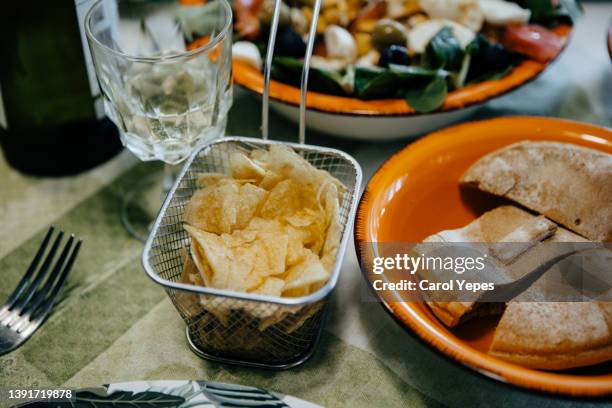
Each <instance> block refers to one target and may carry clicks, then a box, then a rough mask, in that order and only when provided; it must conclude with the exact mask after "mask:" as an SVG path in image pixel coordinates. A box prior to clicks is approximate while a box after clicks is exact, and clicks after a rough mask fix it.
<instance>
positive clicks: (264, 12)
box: [257, 0, 291, 27]
mask: <svg viewBox="0 0 612 408" xmlns="http://www.w3.org/2000/svg"><path fill="white" fill-rule="evenodd" d="M274 3H275V1H274V0H264V2H263V4H262V5H261V7H260V8H259V11H258V12H257V18H258V19H259V21H260V22H261V24H263V25H265V26H269V25H270V23H271V22H272V14H273V13H274ZM289 24H291V10H290V9H289V6H288V5H287V4H285V3H283V2H281V9H280V16H279V19H278V25H279V26H280V27H286V26H288V25H289Z"/></svg>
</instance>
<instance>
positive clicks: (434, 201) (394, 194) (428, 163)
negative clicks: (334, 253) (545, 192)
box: [355, 117, 612, 396]
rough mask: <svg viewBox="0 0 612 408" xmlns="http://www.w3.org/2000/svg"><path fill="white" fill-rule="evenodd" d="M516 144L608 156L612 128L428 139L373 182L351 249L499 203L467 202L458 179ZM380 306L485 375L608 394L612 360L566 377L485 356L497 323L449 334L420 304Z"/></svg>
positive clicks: (535, 127) (542, 127) (559, 125)
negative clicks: (547, 144) (561, 146)
mask: <svg viewBox="0 0 612 408" xmlns="http://www.w3.org/2000/svg"><path fill="white" fill-rule="evenodd" d="M521 140H552V141H559V142H567V143H574V144H577V145H581V146H586V147H590V148H594V149H598V150H601V151H605V152H608V153H611V154H612V130H611V129H606V128H602V127H597V126H593V125H588V124H583V123H578V122H572V121H568V120H561V119H551V118H539V117H506V118H499V119H492V120H485V121H480V122H471V123H465V124H462V125H458V126H453V127H450V128H447V129H444V130H441V131H438V132H435V133H432V134H430V135H429V136H427V137H425V138H423V139H421V140H419V141H418V142H415V143H413V144H410V145H408V146H407V147H406V148H404V149H403V150H401V151H400V152H398V153H396V154H395V155H393V156H392V157H391V158H390V159H389V160H387V161H386V162H385V163H384V164H383V165H382V166H381V168H380V169H379V170H378V171H377V172H376V174H375V175H374V176H373V177H372V179H371V180H370V182H369V184H368V186H367V188H366V190H365V192H364V194H363V196H362V198H361V202H360V205H359V209H358V212H357V220H356V224H355V241H356V242H355V246H356V248H360V246H361V245H362V244H366V243H372V242H420V241H421V240H422V239H423V238H425V237H427V236H429V235H431V234H433V233H435V232H437V231H440V230H444V229H449V228H458V227H461V226H464V225H465V224H467V223H469V222H470V221H472V220H474V219H476V218H477V217H478V215H479V214H481V213H482V212H484V211H486V210H488V209H490V208H493V207H495V206H497V205H499V204H500V200H498V199H495V198H492V197H490V196H487V195H485V194H482V195H480V194H477V195H473V196H466V194H465V192H462V191H461V190H460V189H459V184H458V180H459V177H460V176H461V175H462V174H463V172H464V171H465V170H467V168H468V167H469V166H470V165H471V164H472V163H474V162H475V161H476V160H477V159H478V158H480V157H482V156H483V155H485V154H487V153H489V152H492V151H494V150H496V149H499V148H501V147H503V146H506V145H508V144H511V143H515V142H519V141H521ZM358 256H359V251H358ZM360 261H361V260H360ZM364 276H366V274H364ZM366 279H367V278H366ZM381 302H382V303H383V305H384V306H385V308H386V309H387V310H388V311H389V312H390V313H391V314H392V315H393V316H394V317H395V318H396V320H397V321H399V322H400V323H401V324H402V325H404V326H405V327H407V328H409V329H410V330H412V331H414V332H415V333H416V334H417V335H418V336H419V337H420V338H421V339H423V340H424V341H425V342H427V343H428V344H430V345H431V346H433V347H434V348H435V349H437V350H439V351H440V352H442V353H443V354H445V355H446V356H448V357H450V358H452V359H454V360H456V361H458V362H460V363H462V364H464V365H466V366H468V367H470V368H472V369H474V370H476V371H478V372H481V373H483V374H485V375H488V376H490V377H493V378H495V379H498V380H501V381H504V382H508V383H511V384H514V385H518V386H521V387H524V388H529V389H534V390H539V391H546V392H551V393H559V394H568V395H575V396H609V395H612V362H609V363H606V364H603V365H598V366H592V367H584V368H581V369H576V370H568V371H563V372H552V371H541V370H535V369H530V368H525V367H522V366H520V365H517V364H513V363H509V362H506V361H503V360H501V359H498V358H495V357H492V356H489V355H488V354H487V353H486V351H487V349H488V347H489V345H490V343H491V340H492V336H493V332H494V330H495V325H496V320H495V319H475V320H474V321H472V322H468V323H467V324H465V325H462V326H460V327H459V328H456V329H448V328H447V327H446V326H444V325H443V324H442V323H441V322H440V321H438V320H437V318H436V317H435V316H434V315H433V314H432V313H431V311H430V310H429V308H428V307H427V306H426V305H425V304H424V303H421V302H393V301H389V299H381Z"/></svg>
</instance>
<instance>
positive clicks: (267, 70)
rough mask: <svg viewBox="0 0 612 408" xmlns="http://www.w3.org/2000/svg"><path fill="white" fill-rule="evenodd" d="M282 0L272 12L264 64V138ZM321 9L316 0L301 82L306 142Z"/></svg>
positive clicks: (303, 138)
mask: <svg viewBox="0 0 612 408" xmlns="http://www.w3.org/2000/svg"><path fill="white" fill-rule="evenodd" d="M281 3H282V0H276V1H275V3H274V12H273V13H272V22H271V23H270V37H269V39H268V50H267V53H266V63H265V65H264V89H263V96H262V98H263V100H262V106H261V137H262V138H263V139H264V140H267V139H268V130H269V116H270V74H271V71H272V59H273V58H274V45H275V43H276V32H277V31H278V23H279V20H280V9H281ZM320 9H321V0H315V3H314V6H313V8H312V19H311V21H310V29H309V31H308V43H307V44H306V54H305V55H304V65H303V67H302V79H301V82H300V125H299V143H300V144H304V143H305V142H306V97H307V94H308V92H307V90H308V74H309V73H310V60H311V57H312V50H313V48H314V41H315V36H316V30H317V21H318V19H319V10H320Z"/></svg>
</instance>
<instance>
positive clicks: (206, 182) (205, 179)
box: [197, 173, 229, 188]
mask: <svg viewBox="0 0 612 408" xmlns="http://www.w3.org/2000/svg"><path fill="white" fill-rule="evenodd" d="M228 179H229V177H228V175H227V174H223V173H202V174H200V175H198V179H197V185H198V187H200V188H203V187H206V186H210V185H213V184H217V183H218V182H219V181H221V180H228Z"/></svg>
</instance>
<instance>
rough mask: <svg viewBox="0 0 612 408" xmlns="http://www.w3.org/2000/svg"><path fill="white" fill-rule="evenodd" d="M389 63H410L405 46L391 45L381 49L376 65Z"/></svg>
mask: <svg viewBox="0 0 612 408" xmlns="http://www.w3.org/2000/svg"><path fill="white" fill-rule="evenodd" d="M389 64H396V65H410V56H409V55H408V50H407V49H406V47H402V46H401V45H391V46H389V47H387V48H385V49H384V50H383V52H382V53H381V54H380V59H379V60H378V65H380V66H381V67H388V66H389Z"/></svg>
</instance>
